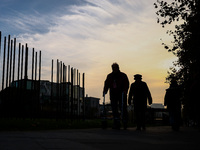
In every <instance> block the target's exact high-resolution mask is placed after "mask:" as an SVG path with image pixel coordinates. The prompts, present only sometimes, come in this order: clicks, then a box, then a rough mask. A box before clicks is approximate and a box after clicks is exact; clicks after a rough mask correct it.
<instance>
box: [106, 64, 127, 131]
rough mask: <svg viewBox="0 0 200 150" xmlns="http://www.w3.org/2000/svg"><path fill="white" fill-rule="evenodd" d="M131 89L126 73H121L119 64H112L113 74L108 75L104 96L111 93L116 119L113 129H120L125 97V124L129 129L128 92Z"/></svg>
mask: <svg viewBox="0 0 200 150" xmlns="http://www.w3.org/2000/svg"><path fill="white" fill-rule="evenodd" d="M128 89H129V80H128V77H127V75H126V74H125V73H123V72H121V71H120V69H119V65H118V64H117V63H113V64H112V72H111V73H110V74H108V75H107V78H106V80H105V82H104V88H103V96H105V94H107V92H108V90H109V91H110V101H111V107H112V113H113V118H114V124H113V129H120V114H119V112H118V111H119V110H121V109H122V96H123V116H122V118H123V120H122V121H123V124H124V129H126V128H127V118H128V117H127V92H128Z"/></svg>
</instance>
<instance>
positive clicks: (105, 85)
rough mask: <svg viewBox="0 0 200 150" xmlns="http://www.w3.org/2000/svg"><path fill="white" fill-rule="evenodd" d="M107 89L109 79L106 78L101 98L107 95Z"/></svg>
mask: <svg viewBox="0 0 200 150" xmlns="http://www.w3.org/2000/svg"><path fill="white" fill-rule="evenodd" d="M108 89H109V77H108V76H107V78H106V80H105V82H104V88H103V96H105V94H107V92H108Z"/></svg>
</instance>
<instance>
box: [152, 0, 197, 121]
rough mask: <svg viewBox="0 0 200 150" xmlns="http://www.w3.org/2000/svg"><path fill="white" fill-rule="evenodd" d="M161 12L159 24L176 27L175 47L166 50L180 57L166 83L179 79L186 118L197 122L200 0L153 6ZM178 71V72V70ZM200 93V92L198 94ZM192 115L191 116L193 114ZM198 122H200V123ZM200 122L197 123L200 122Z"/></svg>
mask: <svg viewBox="0 0 200 150" xmlns="http://www.w3.org/2000/svg"><path fill="white" fill-rule="evenodd" d="M154 6H155V8H156V9H158V11H157V12H156V14H157V16H158V18H157V22H158V23H160V24H161V25H162V27H163V28H164V27H165V26H166V25H167V24H171V23H175V24H176V25H175V29H174V30H168V31H167V34H169V35H170V36H173V39H174V40H173V41H172V46H168V45H167V44H165V43H163V45H164V47H165V49H167V50H168V51H169V52H172V53H173V54H174V55H175V56H177V58H178V60H177V61H176V62H174V66H173V67H172V68H170V72H168V76H167V78H166V79H167V81H170V79H172V78H176V79H177V80H178V81H179V84H180V85H181V86H182V87H183V89H184V107H185V112H186V114H187V117H189V118H192V119H193V120H196V121H197V120H198V121H199V118H198V117H197V115H196V114H197V110H198V108H197V105H198V107H199V106H200V105H199V100H197V99H198V92H199V91H200V89H199V85H200V82H199V79H198V78H199V76H200V0H171V2H165V1H159V0H157V2H156V3H154ZM177 68H178V69H177ZM197 89H198V90H197ZM190 113H191V114H190ZM197 118H198V119H197ZM198 121H197V122H198Z"/></svg>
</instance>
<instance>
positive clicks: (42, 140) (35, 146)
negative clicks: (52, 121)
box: [0, 126, 200, 150]
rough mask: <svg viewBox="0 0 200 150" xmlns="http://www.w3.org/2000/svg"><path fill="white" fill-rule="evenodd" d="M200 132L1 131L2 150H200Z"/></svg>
mask: <svg viewBox="0 0 200 150" xmlns="http://www.w3.org/2000/svg"><path fill="white" fill-rule="evenodd" d="M199 139H200V131H199V130H197V129H193V128H188V127H182V128H181V130H180V131H179V132H175V131H171V128H170V127H169V126H165V127H161V126H159V127H148V128H147V130H146V131H136V128H129V129H128V130H112V129H106V130H102V129H100V128H98V129H77V130H76V129H73V130H54V131H1V132H0V150H65V149H66V150H74V149H78V150H80V149H86V150H90V149H91V150H95V149H97V150H101V149H102V150H107V149H108V150H112V149H114V150H118V149H119V150H125V149H128V150H131V149H135V150H137V149H152V150H153V149H154V150H155V149H156V150H157V149H159V150H165V149H166V150H169V149H181V150H183V149H190V150H191V149H196V150H199V149H200V141H199Z"/></svg>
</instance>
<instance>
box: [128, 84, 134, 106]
mask: <svg viewBox="0 0 200 150" xmlns="http://www.w3.org/2000/svg"><path fill="white" fill-rule="evenodd" d="M132 98H133V87H132V85H131V88H130V90H129V95H128V104H129V105H131V101H132Z"/></svg>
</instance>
